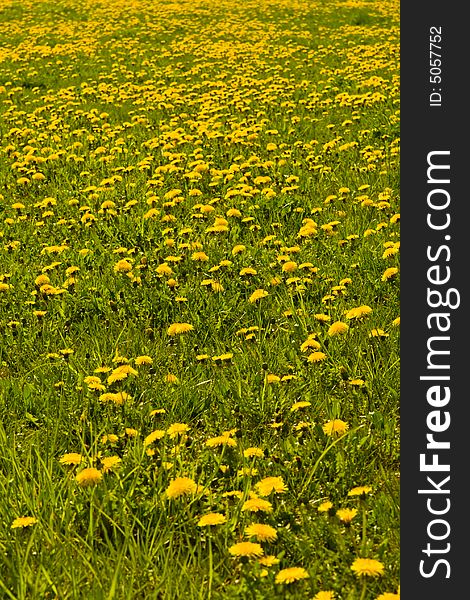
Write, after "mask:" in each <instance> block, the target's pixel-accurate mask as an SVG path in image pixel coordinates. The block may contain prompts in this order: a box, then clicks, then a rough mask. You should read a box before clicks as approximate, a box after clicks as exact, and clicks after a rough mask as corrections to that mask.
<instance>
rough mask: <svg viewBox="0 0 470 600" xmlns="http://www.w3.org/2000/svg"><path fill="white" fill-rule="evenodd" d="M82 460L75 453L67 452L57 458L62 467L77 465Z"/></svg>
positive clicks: (79, 455) (81, 457)
mask: <svg viewBox="0 0 470 600" xmlns="http://www.w3.org/2000/svg"><path fill="white" fill-rule="evenodd" d="M82 460H83V456H82V455H81V454H78V453H77V452H69V453H67V454H64V455H63V456H61V457H60V458H59V462H60V463H61V464H62V465H79V464H80V463H81V462H82Z"/></svg>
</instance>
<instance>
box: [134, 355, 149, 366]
mask: <svg viewBox="0 0 470 600" xmlns="http://www.w3.org/2000/svg"><path fill="white" fill-rule="evenodd" d="M152 363H153V358H152V357H151V356H147V355H146V354H144V355H143V356H137V357H136V359H135V364H136V365H139V366H140V365H151V364H152Z"/></svg>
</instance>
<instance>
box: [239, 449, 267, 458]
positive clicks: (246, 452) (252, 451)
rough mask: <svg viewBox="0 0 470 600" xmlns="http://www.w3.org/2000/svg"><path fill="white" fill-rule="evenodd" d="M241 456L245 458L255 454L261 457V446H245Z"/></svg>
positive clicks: (262, 453)
mask: <svg viewBox="0 0 470 600" xmlns="http://www.w3.org/2000/svg"><path fill="white" fill-rule="evenodd" d="M243 456H244V457H245V458H251V457H253V456H257V457H259V458H263V457H264V450H262V448H256V447H252V448H247V449H246V450H244V451H243Z"/></svg>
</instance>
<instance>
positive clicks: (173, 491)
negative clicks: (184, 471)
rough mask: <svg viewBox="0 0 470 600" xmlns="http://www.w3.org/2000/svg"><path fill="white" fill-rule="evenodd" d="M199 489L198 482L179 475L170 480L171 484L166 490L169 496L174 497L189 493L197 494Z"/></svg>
mask: <svg viewBox="0 0 470 600" xmlns="http://www.w3.org/2000/svg"><path fill="white" fill-rule="evenodd" d="M197 490H198V486H197V483H196V482H195V481H194V480H193V479H190V478H189V477H177V478H176V479H173V480H172V481H170V484H169V486H168V487H167V489H166V490H165V494H166V496H167V497H168V498H170V499H174V498H179V497H180V496H187V495H188V494H195V493H196V492H197Z"/></svg>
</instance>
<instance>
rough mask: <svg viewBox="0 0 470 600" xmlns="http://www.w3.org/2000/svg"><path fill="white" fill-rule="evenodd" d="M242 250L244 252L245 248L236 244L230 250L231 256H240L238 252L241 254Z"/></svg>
mask: <svg viewBox="0 0 470 600" xmlns="http://www.w3.org/2000/svg"><path fill="white" fill-rule="evenodd" d="M244 250H246V246H244V245H243V244H237V245H236V246H234V247H233V248H232V256H235V255H236V254H240V252H243V251H244Z"/></svg>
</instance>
